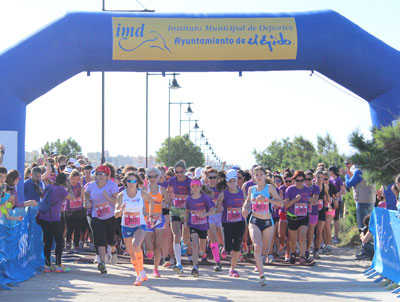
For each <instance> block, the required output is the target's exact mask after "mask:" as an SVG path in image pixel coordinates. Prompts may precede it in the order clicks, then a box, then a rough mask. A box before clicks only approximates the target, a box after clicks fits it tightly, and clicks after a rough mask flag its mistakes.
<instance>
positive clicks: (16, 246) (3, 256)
mask: <svg viewBox="0 0 400 302" xmlns="http://www.w3.org/2000/svg"><path fill="white" fill-rule="evenodd" d="M37 211H38V210H37V207H36V208H31V207H30V208H28V209H23V208H17V209H16V210H14V211H10V212H13V213H10V214H12V215H13V216H24V220H22V221H8V220H4V219H3V220H2V223H3V224H0V288H4V289H9V287H8V286H7V285H9V284H15V283H17V282H22V281H25V280H27V279H29V278H30V277H32V276H33V275H35V274H36V273H38V272H39V270H40V269H41V268H42V267H43V265H44V256H43V244H42V228H41V227H40V226H39V225H38V224H37V223H36V221H35V216H36V213H37Z"/></svg>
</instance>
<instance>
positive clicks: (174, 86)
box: [168, 73, 182, 167]
mask: <svg viewBox="0 0 400 302" xmlns="http://www.w3.org/2000/svg"><path fill="white" fill-rule="evenodd" d="M172 75H173V76H174V79H173V80H172V83H171V81H170V83H169V87H168V167H169V166H170V165H171V152H170V151H171V147H170V146H171V143H170V141H171V89H173V90H176V89H179V88H182V87H181V86H179V84H178V81H177V80H176V78H175V76H176V75H177V74H176V73H173V74H172Z"/></svg>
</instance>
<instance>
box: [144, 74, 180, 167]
mask: <svg viewBox="0 0 400 302" xmlns="http://www.w3.org/2000/svg"><path fill="white" fill-rule="evenodd" d="M153 75H158V76H163V77H165V76H166V75H172V76H173V77H174V79H173V80H172V83H171V81H169V86H168V166H169V163H170V154H169V148H170V147H169V144H170V142H169V141H170V127H169V120H170V108H169V103H170V101H171V89H179V88H181V86H179V84H178V81H177V80H176V79H175V76H177V75H179V73H175V72H174V73H165V72H162V73H150V72H146V168H148V165H149V127H148V125H149V118H148V117H149V76H153Z"/></svg>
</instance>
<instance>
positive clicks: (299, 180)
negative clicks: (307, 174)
mask: <svg viewBox="0 0 400 302" xmlns="http://www.w3.org/2000/svg"><path fill="white" fill-rule="evenodd" d="M303 181H304V179H296V182H303Z"/></svg>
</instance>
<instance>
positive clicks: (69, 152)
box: [43, 137, 82, 157]
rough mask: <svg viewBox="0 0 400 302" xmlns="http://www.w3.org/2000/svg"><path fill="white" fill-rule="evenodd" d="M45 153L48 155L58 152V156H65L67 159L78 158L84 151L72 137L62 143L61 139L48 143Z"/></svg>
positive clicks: (44, 148)
mask: <svg viewBox="0 0 400 302" xmlns="http://www.w3.org/2000/svg"><path fill="white" fill-rule="evenodd" d="M43 151H44V152H45V153H47V154H51V153H52V152H57V154H63V155H65V156H67V157H76V156H77V154H78V153H80V152H81V151H82V148H81V146H79V144H78V143H77V142H76V141H75V140H74V139H72V138H71V137H70V138H68V139H67V140H64V141H62V142H61V141H60V139H57V140H56V141H55V142H46V144H45V145H44V147H43Z"/></svg>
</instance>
